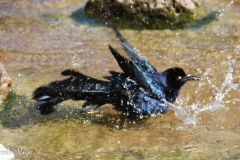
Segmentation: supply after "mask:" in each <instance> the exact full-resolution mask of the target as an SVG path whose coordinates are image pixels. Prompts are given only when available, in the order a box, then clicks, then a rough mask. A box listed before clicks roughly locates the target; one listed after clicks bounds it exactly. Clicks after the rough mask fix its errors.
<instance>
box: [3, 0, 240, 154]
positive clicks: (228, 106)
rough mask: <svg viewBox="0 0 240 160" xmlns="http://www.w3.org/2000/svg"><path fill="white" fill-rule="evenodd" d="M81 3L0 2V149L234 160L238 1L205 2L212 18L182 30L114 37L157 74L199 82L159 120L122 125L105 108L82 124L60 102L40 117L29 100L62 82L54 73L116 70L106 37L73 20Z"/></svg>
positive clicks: (238, 148) (76, 107)
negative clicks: (8, 83) (0, 76)
mask: <svg viewBox="0 0 240 160" xmlns="http://www.w3.org/2000/svg"><path fill="white" fill-rule="evenodd" d="M85 3H86V1H85V0H78V1H76V0H72V1H67V0H60V1H55V0H48V1H44V0H32V1H25V0H18V1H14V0H2V1H0V37H1V39H0V62H1V63H2V64H4V65H5V67H6V69H7V71H8V73H9V75H10V76H11V78H12V79H13V88H12V93H11V94H10V95H9V97H8V101H7V102H5V103H3V104H1V105H0V121H1V125H0V127H1V131H0V143H1V144H3V145H4V146H5V147H7V148H9V149H10V150H11V151H12V152H14V154H15V157H16V158H18V159H33V158H34V159H56V158H60V159H61V158H62V159H81V158H82V159H159V158H163V159H185V158H191V159H211V158H213V159H218V158H223V159H238V158H240V127H239V126H240V108H239V107H240V98H239V97H240V92H239V91H240V65H239V62H240V55H239V54H240V30H239V28H240V16H239V8H240V3H239V2H238V1H235V2H233V1H227V0H219V1H214V2H205V3H203V5H204V6H206V8H207V9H208V11H209V12H211V11H218V12H217V13H218V16H217V19H215V20H213V21H211V22H210V23H205V22H204V21H199V22H197V23H194V24H190V25H189V26H188V27H187V28H186V29H184V30H141V31H136V30H130V29H124V30H121V33H122V34H123V35H124V36H125V37H126V39H127V40H128V41H129V42H130V43H131V44H133V45H134V46H135V47H136V48H137V49H138V50H140V52H141V54H142V55H144V56H145V57H147V58H148V59H149V61H150V62H151V63H152V64H153V65H154V66H155V67H156V68H157V69H158V70H159V71H162V70H165V69H167V68H170V67H174V66H177V67H181V68H183V69H184V70H185V71H186V72H187V73H196V74H198V75H199V76H201V77H202V80H201V81H198V82H197V81H196V82H189V83H187V84H186V85H185V86H184V87H183V88H182V90H181V93H180V96H179V97H178V99H177V101H176V102H175V103H174V104H173V105H172V106H171V110H170V111H169V112H168V113H167V114H165V115H163V116H161V115H159V116H157V117H156V118H151V117H147V118H143V119H138V120H136V121H134V122H129V121H128V120H126V119H125V117H124V116H122V114H121V113H120V112H118V111H115V110H114V108H113V106H111V105H105V106H104V107H102V108H101V109H100V110H98V111H90V112H89V113H88V114H85V115H80V114H79V111H80V109H81V105H82V103H83V102H81V101H77V102H73V101H67V102H64V103H62V104H60V105H58V109H57V112H55V113H54V114H51V115H47V116H46V115H45V116H43V115H40V114H39V112H38V111H37V110H36V109H35V108H34V101H33V100H31V95H32V92H33V91H34V89H35V88H37V87H39V86H41V85H45V84H47V83H49V82H50V81H53V80H56V79H62V78H64V77H62V76H60V72H61V71H62V70H65V69H69V68H73V69H76V70H78V71H80V72H83V73H85V74H87V75H89V76H92V77H96V78H101V77H102V76H105V75H108V71H109V70H117V71H121V70H120V69H119V67H118V65H117V63H116V62H115V60H114V58H113V56H112V55H111V54H110V52H109V50H108V46H107V45H108V44H112V45H113V46H114V47H116V48H117V49H118V50H119V51H121V49H120V45H119V42H118V41H117V40H116V38H115V35H114V33H113V31H112V30H111V29H109V28H106V27H104V26H99V25H96V24H95V23H94V21H93V20H91V19H86V18H83V17H82V18H80V19H78V20H77V21H76V19H73V17H72V13H74V12H75V11H79V9H80V11H81V10H82V8H83V7H84V4H85ZM122 53H123V52H122Z"/></svg>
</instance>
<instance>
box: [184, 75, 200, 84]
mask: <svg viewBox="0 0 240 160" xmlns="http://www.w3.org/2000/svg"><path fill="white" fill-rule="evenodd" d="M199 80H201V78H200V77H198V76H197V75H195V74H188V75H186V76H185V77H183V78H182V82H187V81H199Z"/></svg>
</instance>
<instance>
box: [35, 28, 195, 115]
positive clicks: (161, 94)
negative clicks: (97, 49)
mask: <svg viewBox="0 0 240 160" xmlns="http://www.w3.org/2000/svg"><path fill="white" fill-rule="evenodd" d="M113 29H114V30H115V32H116V35H117V37H118V39H119V40H120V41H121V45H122V47H123V49H124V51H125V52H126V53H127V54H128V55H129V56H130V58H131V59H130V60H128V59H126V58H124V57H123V56H121V55H120V54H119V53H118V52H117V51H116V50H114V49H113V48H112V47H111V46H110V45H109V49H110V51H111V53H112V54H113V56H114V57H115V59H116V60H117V62H118V64H119V66H120V67H121V69H122V70H123V72H124V73H118V72H114V71H110V73H111V76H109V77H105V79H106V80H108V81H103V80H98V79H94V78H91V77H89V76H86V75H84V74H81V73H79V72H76V71H74V70H70V69H69V70H66V71H63V72H62V75H64V76H70V77H69V78H67V79H65V80H61V81H55V82H52V83H50V84H48V85H47V86H42V87H39V88H37V89H36V90H35V91H34V93H33V99H35V100H36V101H37V107H38V109H39V110H40V111H41V114H48V113H51V112H52V111H54V106H55V105H56V104H58V103H60V102H62V101H65V100H68V99H72V100H86V102H85V103H84V104H83V110H82V111H85V110H87V109H89V108H90V107H92V106H96V107H99V106H101V105H103V104H106V103H110V104H113V105H114V106H116V108H117V109H118V110H122V111H123V112H124V113H125V114H126V115H127V116H128V117H135V116H136V115H140V116H141V115H148V114H149V115H152V116H155V115H156V113H158V112H160V113H162V114H164V113H166V112H167V110H168V106H169V103H173V102H174V101H175V100H176V98H177V96H178V94H179V91H180V89H181V87H182V86H183V85H184V84H185V83H186V82H187V81H190V80H199V79H200V78H199V77H198V76H196V75H187V74H186V73H185V72H184V71H183V69H181V68H177V67H175V68H170V69H167V70H165V71H163V72H161V73H159V72H158V71H157V70H156V69H155V68H154V67H153V66H152V65H151V64H150V63H149V62H148V60H147V59H145V58H144V57H142V56H140V54H139V53H138V52H137V51H136V50H134V49H133V47H132V46H131V45H130V44H129V43H128V42H127V41H126V40H125V39H124V37H123V36H122V35H121V34H120V32H119V31H118V30H117V29H116V28H115V27H113Z"/></svg>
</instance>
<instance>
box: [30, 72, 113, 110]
mask: <svg viewBox="0 0 240 160" xmlns="http://www.w3.org/2000/svg"><path fill="white" fill-rule="evenodd" d="M61 74H62V75H64V76H70V77H69V78H67V79H64V80H59V81H54V82H51V83H49V84H48V85H46V86H42V87H39V88H37V89H36V90H35V91H34V93H33V99H34V100H36V101H37V103H36V104H37V108H38V109H39V110H40V112H41V114H49V113H51V112H53V111H54V106H55V105H56V104H58V103H60V102H62V101H65V100H68V99H72V100H87V101H86V102H85V104H84V105H83V107H85V108H86V109H87V108H89V107H88V106H92V105H102V104H104V103H106V101H107V100H106V97H108V96H107V95H108V94H109V93H110V92H111V85H112V84H111V83H110V82H107V81H102V80H97V79H94V78H91V77H88V76H86V75H83V74H81V73H79V72H76V71H73V70H65V71H63V72H62V73H61Z"/></svg>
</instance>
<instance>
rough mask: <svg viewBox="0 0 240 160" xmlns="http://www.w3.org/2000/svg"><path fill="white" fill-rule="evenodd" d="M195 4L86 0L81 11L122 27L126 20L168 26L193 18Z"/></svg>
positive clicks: (185, 0)
mask: <svg viewBox="0 0 240 160" xmlns="http://www.w3.org/2000/svg"><path fill="white" fill-rule="evenodd" d="M197 8H198V5H197V3H195V2H193V1H192V0H175V1H174V0H150V1H149V0H113V1H110V0H89V1H88V2H87V4H86V6H85V12H86V14H87V15H88V16H90V17H96V18H101V19H103V20H110V21H114V22H115V23H119V24H120V26H125V27H126V23H129V25H133V24H137V25H138V27H139V28H141V27H142V28H168V27H170V26H171V25H169V24H171V23H172V26H174V27H181V26H182V24H184V23H187V22H190V21H193V19H194V17H193V15H194V14H196V13H197ZM164 23H165V24H166V23H167V25H165V24H164ZM167 26H168V27H167Z"/></svg>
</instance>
